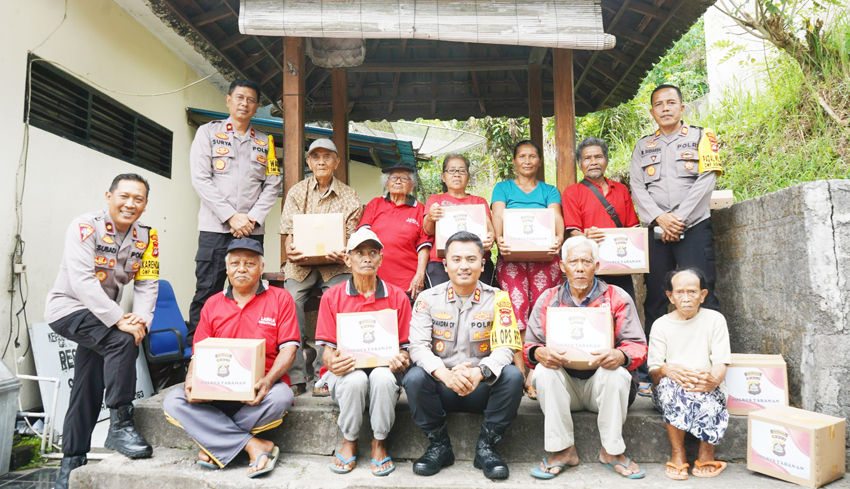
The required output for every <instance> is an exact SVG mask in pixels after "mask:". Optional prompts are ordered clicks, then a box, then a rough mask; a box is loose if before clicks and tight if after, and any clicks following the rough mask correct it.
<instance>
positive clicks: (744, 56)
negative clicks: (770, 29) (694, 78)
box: [705, 7, 769, 104]
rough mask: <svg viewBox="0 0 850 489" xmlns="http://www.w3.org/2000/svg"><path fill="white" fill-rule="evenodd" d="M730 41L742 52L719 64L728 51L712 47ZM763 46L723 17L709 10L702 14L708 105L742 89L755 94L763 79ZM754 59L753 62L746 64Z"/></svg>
mask: <svg viewBox="0 0 850 489" xmlns="http://www.w3.org/2000/svg"><path fill="white" fill-rule="evenodd" d="M723 41H726V42H732V43H734V45H736V46H742V47H743V48H744V49H743V50H741V51H740V52H737V53H736V54H735V55H734V56H732V57H731V58H730V59H727V60H725V61H723V62H722V63H721V60H723V59H724V58H725V57H726V56H727V54H728V53H729V48H719V47H715V43H717V42H723ZM767 49H769V48H767V47H766V46H765V43H764V42H763V41H762V40H760V39H756V38H755V37H753V36H751V35H748V34H744V33H743V29H741V28H740V27H738V26H737V25H736V24H735V21H733V20H732V19H730V18H729V17H728V16H727V15H726V14H724V13H723V12H721V11H720V10H718V9H717V8H716V7H711V8H709V9H708V11H707V12H706V13H705V50H706V66H707V67H708V86H709V89H710V90H709V102H710V103H712V104H714V103H717V102H719V101H720V100H722V98H723V94H724V93H726V92H735V91H738V90H743V91H745V92H751V93H753V92H755V91H756V90H758V84H759V82H760V80H761V77H763V76H765V71H764V64H765V62H766V60H767V56H766V54H768V52H767V51H766V50H767ZM749 60H755V63H749V62H748V61H749Z"/></svg>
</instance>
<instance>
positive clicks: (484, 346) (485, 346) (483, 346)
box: [478, 342, 490, 353]
mask: <svg viewBox="0 0 850 489" xmlns="http://www.w3.org/2000/svg"><path fill="white" fill-rule="evenodd" d="M489 349H490V345H488V344H487V343H486V342H484V343H481V344H480V345H478V351H480V352H481V353H486V352H487V350H489Z"/></svg>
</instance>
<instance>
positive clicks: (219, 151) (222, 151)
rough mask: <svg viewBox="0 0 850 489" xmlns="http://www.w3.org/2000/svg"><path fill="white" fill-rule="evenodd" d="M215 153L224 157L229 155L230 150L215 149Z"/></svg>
mask: <svg viewBox="0 0 850 489" xmlns="http://www.w3.org/2000/svg"><path fill="white" fill-rule="evenodd" d="M215 152H216V153H218V154H220V155H222V156H224V155H226V154H227V153H230V150H229V149H227V148H216V149H215Z"/></svg>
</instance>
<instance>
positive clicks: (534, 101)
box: [528, 65, 546, 182]
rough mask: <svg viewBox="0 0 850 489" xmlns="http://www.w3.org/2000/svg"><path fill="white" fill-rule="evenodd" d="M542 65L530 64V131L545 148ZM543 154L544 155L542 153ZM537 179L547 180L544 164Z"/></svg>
mask: <svg viewBox="0 0 850 489" xmlns="http://www.w3.org/2000/svg"><path fill="white" fill-rule="evenodd" d="M541 74H542V68H541V66H540V65H529V66H528V132H529V135H530V136H531V140H532V141H534V142H535V143H537V145H538V146H540V147H541V148H543V78H542V76H541ZM541 156H542V155H541ZM537 179H538V180H540V181H541V182H545V181H546V169H545V168H543V165H540V168H538V169H537Z"/></svg>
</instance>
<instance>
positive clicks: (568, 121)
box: [552, 49, 576, 192]
mask: <svg viewBox="0 0 850 489" xmlns="http://www.w3.org/2000/svg"><path fill="white" fill-rule="evenodd" d="M552 51H553V54H554V61H555V66H554V68H555V149H556V152H557V164H558V168H557V174H558V182H557V183H558V190H559V191H561V192H563V191H564V189H565V188H566V187H568V186H569V185H572V184H574V183H576V162H575V146H576V107H575V98H574V96H573V93H574V92H573V90H574V88H573V51H572V50H571V49H553V50H552Z"/></svg>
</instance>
